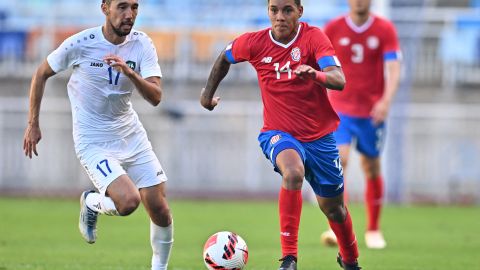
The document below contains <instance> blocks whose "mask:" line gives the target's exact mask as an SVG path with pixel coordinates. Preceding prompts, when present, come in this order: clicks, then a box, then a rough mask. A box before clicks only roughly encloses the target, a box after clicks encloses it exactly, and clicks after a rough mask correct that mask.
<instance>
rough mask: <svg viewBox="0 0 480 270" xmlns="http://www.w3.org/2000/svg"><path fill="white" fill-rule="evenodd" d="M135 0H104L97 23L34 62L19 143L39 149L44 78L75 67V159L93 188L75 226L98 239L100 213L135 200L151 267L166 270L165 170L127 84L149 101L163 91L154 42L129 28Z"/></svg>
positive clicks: (169, 224) (127, 207) (123, 211)
mask: <svg viewBox="0 0 480 270" xmlns="http://www.w3.org/2000/svg"><path fill="white" fill-rule="evenodd" d="M138 7H139V4H138V0H103V1H102V4H101V10H102V12H103V13H104V14H105V18H106V20H105V24H104V25H103V26H99V27H95V28H90V29H87V30H85V31H82V32H80V33H77V34H75V35H73V36H71V37H69V38H67V39H66V40H65V41H64V42H63V43H62V44H61V45H60V47H58V48H57V49H56V50H55V51H53V52H52V53H51V54H50V55H49V56H48V57H47V59H46V60H45V61H44V62H43V63H42V64H41V65H40V66H39V67H38V69H37V71H36V73H35V74H34V75H33V78H32V84H31V88H30V112H29V121H28V126H27V128H26V130H25V135H24V144H23V149H24V152H25V155H26V156H28V157H30V158H32V153H33V154H35V155H38V152H37V144H38V142H39V141H40V139H41V137H42V135H41V131H40V122H39V114H40V104H41V100H42V97H43V93H44V90H45V83H46V81H47V79H48V78H50V77H51V76H53V75H55V74H57V73H58V72H61V71H63V70H66V69H67V68H69V67H73V73H72V75H71V77H70V80H69V82H68V86H67V88H68V96H69V98H70V103H71V108H72V118H73V139H74V144H75V151H76V153H77V157H78V159H79V160H80V163H81V164H82V166H83V167H84V168H85V170H86V171H87V173H88V175H89V177H90V179H91V180H92V182H93V184H94V185H95V187H96V188H97V189H98V192H95V191H93V190H90V191H85V192H83V193H82V196H81V198H80V208H81V210H80V220H79V228H80V232H81V234H82V236H83V238H85V240H86V241H87V242H88V243H91V244H92V243H94V242H95V241H96V238H97V235H96V223H97V216H98V215H99V214H105V215H110V216H127V215H129V214H131V213H132V212H133V211H135V209H137V207H138V205H139V204H140V202H142V203H143V204H144V206H145V209H146V210H147V212H148V215H149V216H150V219H151V221H150V240H151V246H152V249H153V255H152V262H151V264H152V269H153V270H163V269H167V264H168V259H169V256H170V250H171V247H172V244H173V220H172V217H171V214H170V209H169V206H168V203H167V200H166V197H165V184H166V183H165V182H166V181H167V177H166V175H165V172H164V171H163V169H162V166H161V165H160V163H159V161H158V159H157V157H156V155H155V153H154V152H153V151H152V146H151V143H150V141H149V140H148V138H147V133H146V131H145V129H144V128H143V125H142V123H141V122H140V120H139V118H138V115H137V113H136V112H135V111H134V110H133V108H132V104H131V102H130V97H131V95H132V92H133V89H134V88H136V89H137V91H139V93H140V94H141V95H142V96H143V98H145V99H146V100H147V101H148V102H150V103H151V104H152V105H153V106H156V105H158V104H159V102H160V100H161V98H162V87H161V77H162V73H161V70H160V66H159V65H158V59H157V54H156V50H155V47H154V46H153V44H152V42H151V40H150V38H149V37H148V36H147V35H145V34H144V33H142V32H140V31H137V30H134V29H132V27H133V25H134V23H135V18H136V17H137V14H138Z"/></svg>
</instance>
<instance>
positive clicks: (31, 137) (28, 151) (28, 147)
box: [23, 124, 42, 158]
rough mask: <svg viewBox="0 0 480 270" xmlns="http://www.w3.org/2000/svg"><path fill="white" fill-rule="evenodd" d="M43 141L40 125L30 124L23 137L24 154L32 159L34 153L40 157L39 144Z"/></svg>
mask: <svg viewBox="0 0 480 270" xmlns="http://www.w3.org/2000/svg"><path fill="white" fill-rule="evenodd" d="M41 139H42V132H41V131H40V127H39V126H38V125H32V124H28V126H27V128H26V129H25V134H24V135H23V152H24V153H25V156H27V157H29V158H32V153H33V154H35V156H38V152H37V144H38V142H39V141H40V140H41Z"/></svg>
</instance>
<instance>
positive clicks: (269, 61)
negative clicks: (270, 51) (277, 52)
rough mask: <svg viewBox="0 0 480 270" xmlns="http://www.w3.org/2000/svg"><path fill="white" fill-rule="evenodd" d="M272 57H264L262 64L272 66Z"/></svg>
mask: <svg viewBox="0 0 480 270" xmlns="http://www.w3.org/2000/svg"><path fill="white" fill-rule="evenodd" d="M272 60H273V59H272V57H270V56H268V57H264V58H263V59H262V63H265V64H270V63H271V62H272Z"/></svg>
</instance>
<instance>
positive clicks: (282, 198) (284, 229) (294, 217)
mask: <svg viewBox="0 0 480 270" xmlns="http://www.w3.org/2000/svg"><path fill="white" fill-rule="evenodd" d="M278 210H279V214H280V242H281V245H282V257H285V256H287V255H293V256H295V257H297V253H298V227H299V225H300V215H301V213H302V191H301V190H287V189H285V188H283V187H282V188H281V189H280V195H279V197H278Z"/></svg>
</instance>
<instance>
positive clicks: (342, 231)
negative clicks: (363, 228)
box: [328, 209, 358, 264]
mask: <svg viewBox="0 0 480 270" xmlns="http://www.w3.org/2000/svg"><path fill="white" fill-rule="evenodd" d="M328 223H329V224H330V228H332V230H333V232H334V233H335V236H337V242H338V247H339V248H340V255H342V259H343V261H344V262H346V263H348V264H353V263H355V262H356V261H357V258H358V245H357V238H356V237H355V233H354V232H353V225H352V218H351V217H350V213H349V212H348V209H347V217H346V219H345V221H344V222H343V223H337V222H335V221H331V220H328Z"/></svg>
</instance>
